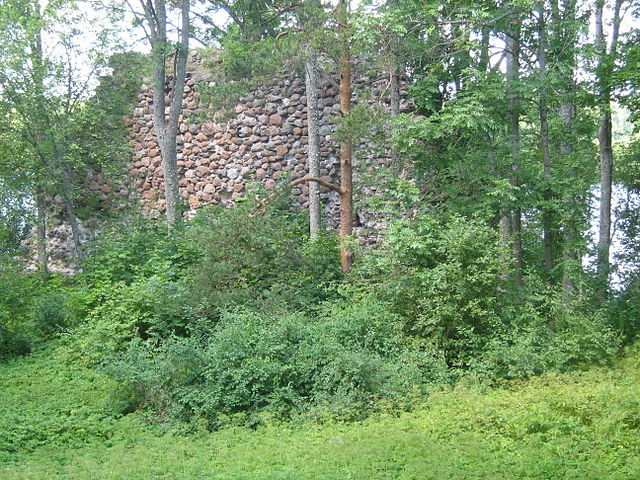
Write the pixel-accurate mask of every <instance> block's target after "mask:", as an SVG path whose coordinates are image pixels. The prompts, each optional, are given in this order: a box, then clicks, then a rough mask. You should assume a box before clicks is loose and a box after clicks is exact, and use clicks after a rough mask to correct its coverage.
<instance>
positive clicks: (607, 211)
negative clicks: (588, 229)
mask: <svg viewBox="0 0 640 480" xmlns="http://www.w3.org/2000/svg"><path fill="white" fill-rule="evenodd" d="M604 7H605V0H598V1H597V2H596V11H595V15H596V37H595V39H596V49H597V50H598V55H599V58H598V69H597V71H598V83H599V90H600V92H599V93H600V101H601V104H600V111H601V113H600V124H599V127H598V144H599V151H600V212H599V217H600V218H599V220H600V229H599V232H598V258H597V265H598V279H599V282H600V285H599V288H598V298H599V299H600V300H604V299H605V298H606V296H607V292H608V290H609V272H610V261H609V250H610V248H611V189H612V185H613V179H612V173H613V139H612V123H611V86H610V83H609V82H610V80H611V79H610V78H609V77H610V75H611V68H612V63H613V58H614V57H615V54H616V50H617V43H618V35H619V31H620V10H621V7H622V0H616V1H615V5H614V12H613V30H612V33H611V43H610V45H609V48H608V49H607V42H606V39H605V33H604V20H603V14H604Z"/></svg>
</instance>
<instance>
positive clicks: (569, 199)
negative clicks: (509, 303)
mask: <svg viewBox="0 0 640 480" xmlns="http://www.w3.org/2000/svg"><path fill="white" fill-rule="evenodd" d="M571 84H573V82H571ZM574 112H575V106H574V105H573V103H569V102H567V103H564V104H562V105H561V106H560V120H561V122H562V126H563V131H564V132H566V135H565V136H564V137H563V139H562V140H561V141H560V154H561V155H563V156H569V155H572V154H573V150H574V148H573V143H572V141H571V140H572V139H573V136H572V135H571V134H570V133H569V132H572V131H573V127H574V125H573V123H574ZM567 137H568V138H567ZM575 203H576V202H575V199H574V198H573V195H568V196H565V197H564V199H563V204H564V205H565V210H566V212H568V213H569V218H567V219H566V220H565V222H564V239H563V240H564V242H563V253H562V263H563V271H562V301H563V302H564V303H565V304H566V303H568V302H569V301H570V299H571V297H572V296H573V294H574V292H575V285H574V283H573V277H572V266H573V265H575V264H577V263H578V254H577V252H576V247H575V243H576V241H577V238H578V235H579V234H578V231H577V228H576V226H575V223H576V222H575V219H574V218H573V216H572V215H571V212H575V211H576V205H575Z"/></svg>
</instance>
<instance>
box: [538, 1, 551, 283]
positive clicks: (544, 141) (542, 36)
mask: <svg viewBox="0 0 640 480" xmlns="http://www.w3.org/2000/svg"><path fill="white" fill-rule="evenodd" d="M538 35H539V45H538V66H539V69H540V100H539V102H540V110H539V115H540V150H541V152H542V168H543V173H542V180H543V184H544V192H543V199H544V206H543V208H542V230H543V233H542V236H543V244H544V269H545V272H546V274H547V279H548V281H549V282H550V283H553V268H554V261H553V260H554V257H553V240H554V221H553V216H554V215H553V210H552V207H551V202H552V200H553V191H552V190H551V186H550V183H551V153H550V150H549V121H548V103H547V87H546V82H547V74H548V72H547V52H546V48H547V46H546V38H547V25H546V20H545V5H544V3H542V4H541V5H540V10H539V19H538Z"/></svg>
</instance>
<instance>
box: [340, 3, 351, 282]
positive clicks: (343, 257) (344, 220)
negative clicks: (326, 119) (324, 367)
mask: <svg viewBox="0 0 640 480" xmlns="http://www.w3.org/2000/svg"><path fill="white" fill-rule="evenodd" d="M338 8H339V10H340V22H341V24H342V25H341V29H342V54H341V57H340V113H341V114H342V117H343V118H344V119H346V118H348V117H349V115H350V114H351V96H352V94H353V91H352V87H351V47H350V38H349V33H348V28H349V27H348V25H347V22H348V9H349V2H348V1H347V0H340V3H339V4H338ZM352 157H353V139H352V137H351V133H350V132H348V131H345V132H342V139H341V141H340V189H341V194H340V263H341V265H342V271H343V272H345V273H347V272H349V271H350V270H351V264H352V261H353V253H352V252H351V251H350V249H349V246H348V242H349V239H350V237H351V235H352V233H353V222H352V217H353V185H352V183H353V179H352V175H353V168H352Z"/></svg>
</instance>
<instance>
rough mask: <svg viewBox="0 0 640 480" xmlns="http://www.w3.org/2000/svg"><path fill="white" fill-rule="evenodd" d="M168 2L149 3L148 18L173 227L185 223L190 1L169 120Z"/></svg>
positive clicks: (185, 5) (184, 6) (185, 4)
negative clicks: (183, 118) (182, 162)
mask: <svg viewBox="0 0 640 480" xmlns="http://www.w3.org/2000/svg"><path fill="white" fill-rule="evenodd" d="M165 1H166V0H156V1H155V2H154V4H153V5H152V4H151V2H147V3H145V7H144V8H145V10H144V14H145V18H146V20H147V24H148V26H149V32H148V40H149V42H150V44H151V54H152V58H153V108H152V110H153V123H154V129H155V133H156V137H157V139H158V146H159V147H160V154H161V156H162V170H163V174H164V195H165V208H166V216H167V224H168V225H169V227H170V228H172V227H173V226H174V225H176V224H177V223H179V222H181V221H182V212H181V210H180V202H179V200H180V192H179V186H178V159H177V135H178V120H179V119H180V112H181V110H182V97H183V95H184V86H185V78H186V73H187V59H188V56H189V23H190V22H189V11H190V4H189V0H182V2H181V8H180V13H181V17H182V18H181V26H180V40H179V42H178V44H177V46H176V52H175V74H174V76H173V78H172V85H171V88H170V98H171V101H170V108H169V115H168V118H166V117H165V110H166V104H167V101H166V99H165V82H166V65H165V62H166V57H167V49H168V48H169V43H168V42H167V10H166V3H165Z"/></svg>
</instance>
